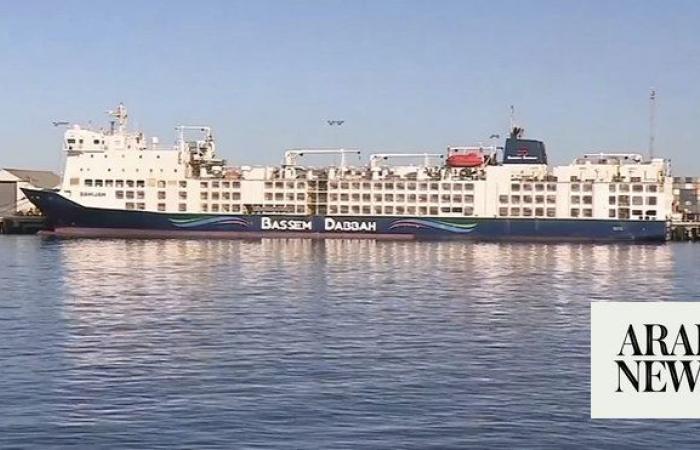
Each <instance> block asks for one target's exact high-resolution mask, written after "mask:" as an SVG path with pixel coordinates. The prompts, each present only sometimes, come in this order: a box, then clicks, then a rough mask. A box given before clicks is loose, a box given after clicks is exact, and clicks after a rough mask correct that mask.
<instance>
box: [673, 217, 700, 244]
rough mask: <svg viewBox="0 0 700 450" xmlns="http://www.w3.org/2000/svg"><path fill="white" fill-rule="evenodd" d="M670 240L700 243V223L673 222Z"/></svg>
mask: <svg viewBox="0 0 700 450" xmlns="http://www.w3.org/2000/svg"><path fill="white" fill-rule="evenodd" d="M670 239H671V240H672V241H693V242H695V241H700V222H689V221H683V222H671V226H670Z"/></svg>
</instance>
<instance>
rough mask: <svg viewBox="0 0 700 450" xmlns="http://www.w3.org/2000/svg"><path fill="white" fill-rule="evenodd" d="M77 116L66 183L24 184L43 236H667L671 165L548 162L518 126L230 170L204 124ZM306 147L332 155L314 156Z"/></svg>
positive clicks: (606, 157) (606, 158) (299, 154)
mask: <svg viewBox="0 0 700 450" xmlns="http://www.w3.org/2000/svg"><path fill="white" fill-rule="evenodd" d="M110 115H111V120H110V124H109V126H108V127H107V128H104V129H94V128H91V127H81V126H79V125H72V126H70V127H69V128H68V129H67V130H66V132H65V135H64V140H63V151H64V153H65V170H64V173H63V179H62V185H61V187H60V188H59V189H56V190H33V189H26V190H25V195H26V196H27V198H28V199H29V200H30V201H31V202H33V203H34V204H35V205H36V206H37V207H38V208H39V209H40V210H41V211H42V212H43V214H44V215H45V216H46V217H47V222H48V227H49V229H48V230H46V232H45V233H46V234H52V235H55V236H61V237H141V238H150V237H153V238H173V237H183V238H197V237H205V238H265V237H271V238H321V239H323V238H369V239H406V240H414V239H463V240H491V241H507V240H523V241H533V240H536V241H583V242H591V241H629V242H650V241H665V240H666V236H667V220H668V218H669V217H670V214H671V211H672V178H671V176H670V164H669V162H668V161H667V160H664V159H661V158H652V159H645V158H644V157H643V156H642V155H641V154H637V153H590V154H586V155H583V156H581V157H579V158H576V159H575V160H574V161H573V162H572V163H571V164H569V165H562V166H554V167H550V166H549V165H548V162H547V152H546V149H545V145H544V143H543V142H542V141H539V140H534V139H525V138H524V137H523V130H522V128H519V127H513V128H512V130H511V131H510V134H509V136H508V137H507V138H506V139H505V145H503V146H498V145H494V144H491V145H484V144H479V145H474V146H455V147H449V148H447V150H446V151H445V152H439V153H428V152H426V153H375V154H372V155H370V156H369V157H368V160H367V162H366V163H364V164H359V163H358V164H354V165H352V164H349V163H348V159H349V158H348V157H349V156H353V158H352V159H353V160H354V159H356V155H359V154H360V152H359V151H357V150H349V149H292V150H288V151H286V152H285V153H284V158H283V161H282V164H280V165H279V166H247V165H239V166H231V165H228V164H227V163H226V161H225V160H223V159H221V158H220V157H219V156H218V155H217V153H216V145H215V141H214V137H213V134H212V130H211V128H210V127H207V126H186V125H185V126H179V127H177V128H176V130H177V131H178V133H177V140H176V143H175V146H174V147H172V148H162V147H161V146H160V145H159V142H158V139H157V138H151V139H147V138H146V137H145V136H144V134H143V133H142V132H137V131H130V130H129V129H128V115H127V110H126V108H125V107H124V105H121V104H120V105H119V107H118V108H116V109H115V110H114V111H110ZM309 157H312V158H314V159H319V158H332V159H333V162H332V164H327V165H324V166H313V165H309V164H305V163H304V162H305V161H308V160H309V159H308V158H309Z"/></svg>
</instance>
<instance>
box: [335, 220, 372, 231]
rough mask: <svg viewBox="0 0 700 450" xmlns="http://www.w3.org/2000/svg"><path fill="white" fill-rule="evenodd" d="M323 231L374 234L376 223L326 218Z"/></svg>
mask: <svg viewBox="0 0 700 450" xmlns="http://www.w3.org/2000/svg"><path fill="white" fill-rule="evenodd" d="M324 229H325V231H366V232H376V231H377V222H373V221H365V220H335V219H331V218H330V217H326V219H325V221H324Z"/></svg>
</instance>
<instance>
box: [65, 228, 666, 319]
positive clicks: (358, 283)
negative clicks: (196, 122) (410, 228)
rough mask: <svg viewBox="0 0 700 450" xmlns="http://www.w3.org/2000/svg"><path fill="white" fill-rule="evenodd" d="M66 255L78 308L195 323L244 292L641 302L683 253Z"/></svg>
mask: <svg viewBox="0 0 700 450" xmlns="http://www.w3.org/2000/svg"><path fill="white" fill-rule="evenodd" d="M61 255H62V257H63V262H64V273H65V285H66V287H67V290H68V292H69V294H70V295H69V297H68V299H66V301H70V299H74V301H76V302H78V303H77V304H79V303H80V301H82V300H85V299H89V301H90V302H92V303H95V302H99V303H100V305H101V307H102V308H106V309H107V310H111V311H113V312H120V313H124V314H127V313H128V312H129V310H130V308H133V307H135V306H137V305H141V306H143V302H144V301H145V300H146V299H147V302H148V304H150V305H151V306H152V307H153V308H154V311H155V310H158V311H161V312H162V311H164V310H169V311H171V312H180V313H184V312H186V311H187V310H188V309H191V308H192V307H194V305H196V303H197V302H198V301H206V299H207V298H215V297H217V296H226V295H231V296H236V295H237V293H238V292H241V291H243V292H248V290H250V292H253V293H256V292H258V291H259V294H260V295H265V294H266V292H265V290H266V289H267V290H273V291H278V292H281V293H283V294H284V295H292V296H294V295H297V296H298V295H306V294H309V295H312V294H313V292H314V291H315V290H318V289H321V287H323V289H326V290H327V291H328V294H329V295H331V294H334V293H338V294H342V295H344V296H347V297H348V298H360V297H362V296H363V291H364V290H366V289H373V290H374V291H375V292H376V291H381V292H384V294H385V295H387V296H390V297H391V296H405V295H409V296H410V295H415V296H416V297H417V300H419V301H420V300H421V298H420V296H421V293H423V294H425V293H426V292H430V293H431V294H430V295H429V296H430V297H431V298H433V297H434V296H437V297H441V298H454V299H455V301H462V300H463V301H469V302H471V303H474V304H476V305H479V304H480V303H481V302H482V301H483V300H484V299H489V303H491V302H492V300H493V299H494V298H496V299H497V298H501V299H503V300H507V299H509V298H512V297H514V296H515V297H518V298H521V299H522V298H529V297H533V298H544V299H553V300H556V301H558V302H563V303H566V302H568V301H571V300H576V298H577V297H581V298H586V299H609V298H610V295H611V294H610V292H611V291H615V292H617V290H615V289H612V288H613V287H617V286H620V285H625V286H626V289H627V292H629V294H630V296H631V297H633V296H634V294H639V295H640V296H646V297H649V296H652V297H654V298H658V297H663V296H664V293H665V292H667V291H668V286H667V285H668V283H669V280H670V279H671V272H672V269H673V258H672V251H671V249H670V248H664V247H660V246H656V245H646V246H639V247H633V246H628V245H613V246H607V247H606V246H591V245H576V244H551V245H542V244H487V243H483V244H473V245H464V244H462V243H452V242H432V243H431V242H427V243H418V244H417V245H416V243H402V242H375V241H359V240H337V241H335V240H332V241H328V242H313V241H305V240H298V239H288V240H276V239H263V240H261V241H253V242H248V241H242V242H237V241H187V240H183V241H180V242H178V241H171V240H163V241H140V240H134V241H129V240H105V241H88V240H77V241H66V242H65V243H62V244H61ZM649 267H653V268H654V270H653V271H650V270H648V268H649ZM134 273H137V274H138V276H134V275H133V274H134ZM642 274H643V277H644V278H645V279H646V282H645V283H639V280H640V277H641V276H642ZM559 285H561V286H562V289H563V290H562V291H561V292H560V291H559ZM524 286H526V287H527V288H526V289H523V287H524ZM334 290H340V291H339V292H335V291H334ZM642 290H643V291H642ZM250 292H248V293H250ZM212 294H214V295H212ZM256 295H257V294H256ZM81 299H82V300H81ZM424 299H425V298H424ZM424 299H423V300H424ZM627 299H629V297H628V298H625V300H627ZM77 304H76V305H75V306H77ZM67 306H68V305H67Z"/></svg>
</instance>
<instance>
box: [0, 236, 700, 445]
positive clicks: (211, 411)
mask: <svg viewBox="0 0 700 450" xmlns="http://www.w3.org/2000/svg"><path fill="white" fill-rule="evenodd" d="M0 257H1V258H0V299H1V300H0V361H1V362H2V363H1V365H0V448H28V447H34V448H42V449H51V448H65V447H82V448H91V449H98V448H120V449H125V448H133V449H142V448H149V449H154V448H197V449H206V448H240V449H246V448H251V449H252V448H256V449H272V448H274V449H398V448H406V449H430V448H434V449H450V448H498V449H500V448H503V449H506V448H508V449H510V448H533V449H535V448H536V449H543V448H552V449H561V448H581V449H584V448H585V449H588V448H610V447H611V446H614V447H615V448H634V449H638V448H656V449H658V448H668V449H672V448H673V449H675V448H693V447H697V446H698V441H699V440H700V438H698V433H697V431H698V428H699V427H698V425H697V423H696V422H692V421H680V420H679V421H653V420H643V421H634V420H624V421H622V420H591V419H590V374H589V370H590V364H589V358H590V354H589V338H590V332H589V307H590V306H589V305H590V302H591V301H592V300H624V301H630V300H640V301H658V300H663V301H670V300H677V301H697V300H700V277H698V276H697V267H698V265H699V264H700V251H698V247H697V246H695V245H694V244H689V243H668V244H666V245H554V244H552V245H550V244H480V243H464V242H454V243H451V242H373V241H345V240H337V241H334V240H329V241H325V242H323V241H306V240H261V241H213V240H212V241H209V240H200V241H194V240H192V241H187V240H181V241H177V240H80V239H75V240H58V239H48V238H41V237H38V236H1V237H0Z"/></svg>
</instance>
